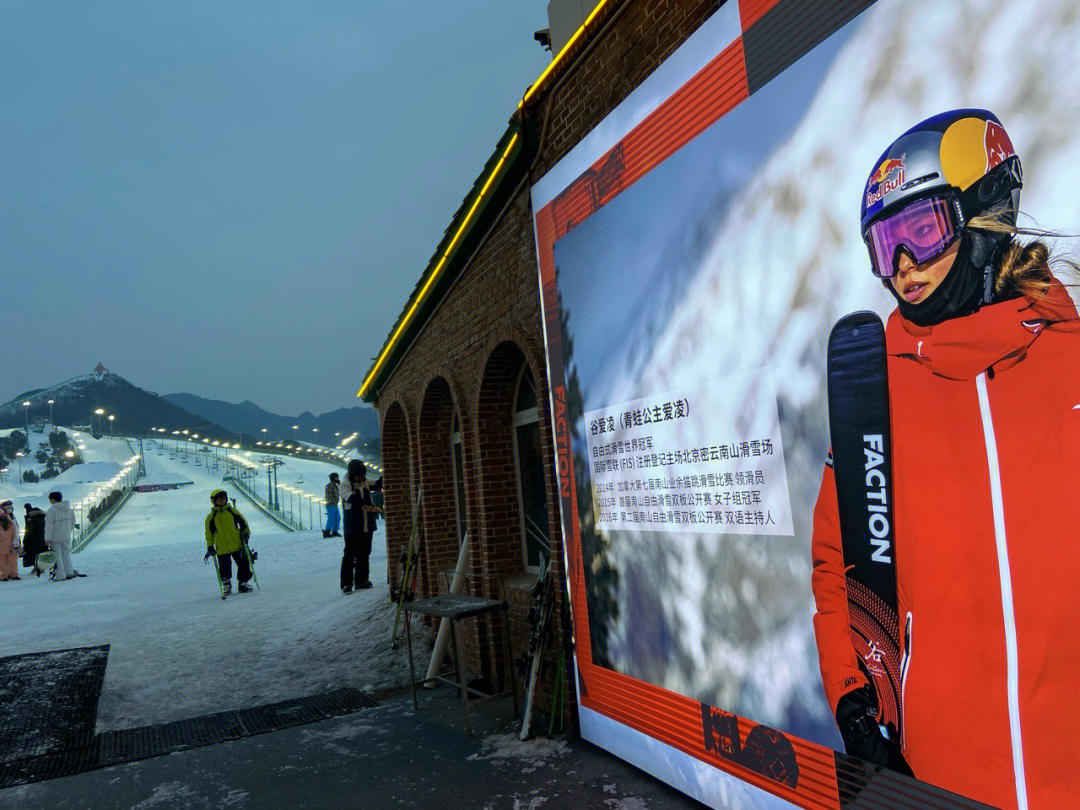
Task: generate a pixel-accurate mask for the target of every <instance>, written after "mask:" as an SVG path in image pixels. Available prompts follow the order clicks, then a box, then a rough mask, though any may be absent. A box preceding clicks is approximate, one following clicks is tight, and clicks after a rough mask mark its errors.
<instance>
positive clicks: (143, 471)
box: [137, 439, 146, 478]
mask: <svg viewBox="0 0 1080 810" xmlns="http://www.w3.org/2000/svg"><path fill="white" fill-rule="evenodd" d="M142 441H143V440H142V439H139V473H138V476H137V477H139V478H141V477H142V476H144V475H146V462H145V461H144V460H143V459H144V458H145V455H144V454H143V446H142Z"/></svg>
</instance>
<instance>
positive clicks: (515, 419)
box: [510, 362, 551, 574]
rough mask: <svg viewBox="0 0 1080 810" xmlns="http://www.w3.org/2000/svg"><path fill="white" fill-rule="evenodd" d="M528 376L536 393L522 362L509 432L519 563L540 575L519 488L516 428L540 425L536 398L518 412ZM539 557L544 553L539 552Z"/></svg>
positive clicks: (527, 370)
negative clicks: (531, 557)
mask: <svg viewBox="0 0 1080 810" xmlns="http://www.w3.org/2000/svg"><path fill="white" fill-rule="evenodd" d="M526 374H528V375H529V379H530V380H531V381H532V387H533V393H534V394H535V393H536V378H535V377H533V374H532V370H531V369H530V368H529V364H528V363H525V362H523V363H522V364H521V369H520V370H519V371H518V374H517V380H516V381H515V382H514V398H513V416H512V419H511V420H510V421H511V428H510V432H511V434H512V437H513V442H514V484H515V485H516V488H517V503H518V519H519V521H520V523H521V562H522V565H523V566H524V570H525V571H526V572H528V573H535V574H539V573H540V568H541V565H533V564H531V563H530V562H529V533H528V530H527V528H526V524H525V519H526V518H525V493H524V491H523V490H522V487H521V453H520V451H519V449H518V428H520V427H525V426H527V425H532V424H535V425H537V429H538V430H539V425H540V408H539V404H540V400H539V398H538V397H534V398H535V399H536V401H537V404H536V405H535V406H533V407H532V408H526V409H524V410H521V411H519V410H518V409H517V406H518V398H519V397H520V395H521V384H522V382H523V381H524V380H525V375H526ZM544 500H545V502H546V500H547V495H546V493H545V497H544ZM550 549H551V527H550V525H549V526H548V555H547V556H548V559H549V561H550V559H551V551H550ZM540 554H541V556H543V554H544V552H543V550H541V552H540Z"/></svg>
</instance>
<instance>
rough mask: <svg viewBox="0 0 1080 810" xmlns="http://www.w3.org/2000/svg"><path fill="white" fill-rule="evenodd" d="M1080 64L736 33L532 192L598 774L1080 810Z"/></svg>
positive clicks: (929, 2) (744, 796)
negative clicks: (600, 766) (872, 344)
mask: <svg viewBox="0 0 1080 810" xmlns="http://www.w3.org/2000/svg"><path fill="white" fill-rule="evenodd" d="M1077 42H1080V14H1078V13H1077V10H1076V7H1075V4H1074V3H1072V2H1071V0H1046V1H1045V2H1029V1H1028V0H1008V2H996V3H991V2H957V3H940V2H935V1H934V0H879V1H878V2H876V3H867V2H846V3H845V2H829V3H825V2H821V3H815V2H795V0H787V1H786V2H783V1H782V2H778V3H777V2H767V1H766V2H760V1H759V2H750V0H744V2H743V3H742V4H739V3H736V2H734V0H729V2H727V3H725V4H723V5H721V7H720V8H719V9H718V10H717V11H716V12H715V13H714V15H713V16H712V17H710V18H709V20H707V21H706V22H705V23H704V24H703V26H702V27H701V28H699V29H698V30H697V31H696V32H695V33H694V34H693V35H692V36H691V37H690V38H689V39H688V40H687V41H686V42H685V43H684V44H683V46H681V47H680V48H679V50H678V51H676V52H675V53H674V54H673V55H672V56H671V57H670V58H669V59H668V60H667V61H666V62H665V63H664V64H663V65H661V66H660V67H659V68H658V69H657V70H656V71H655V72H654V73H653V74H652V75H651V76H650V77H649V78H648V79H647V80H646V81H645V82H644V83H643V84H641V85H640V86H639V87H638V88H636V89H635V90H634V92H633V93H632V94H631V95H630V96H629V97H628V98H627V99H625V100H624V101H623V103H622V104H620V105H619V106H618V107H617V108H616V109H615V110H614V111H612V112H611V113H610V114H609V115H608V116H607V118H605V119H604V120H603V121H602V122H601V123H600V124H599V125H598V126H597V127H596V128H595V129H594V130H593V131H592V132H591V133H590V134H589V135H587V136H586V137H585V138H584V139H583V140H582V141H581V142H580V143H579V144H578V145H577V146H576V147H575V148H574V149H573V150H572V151H571V152H570V153H569V154H568V155H566V156H565V157H564V158H563V159H562V160H561V161H560V163H559V164H557V165H556V166H554V167H553V168H552V169H551V170H550V171H549V172H548V173H547V174H546V175H545V176H544V177H543V178H541V179H540V180H539V181H538V182H537V183H536V185H534V187H533V189H532V202H533V211H534V215H535V221H534V225H535V233H536V240H537V245H538V261H539V266H540V289H541V297H542V304H543V311H544V324H545V339H546V343H547V357H548V364H549V368H548V373H549V379H550V391H551V396H552V402H551V407H552V411H551V412H552V414H553V418H554V430H555V437H556V445H557V448H556V449H557V456H558V458H557V461H558V483H559V493H560V503H561V509H562V524H563V525H562V528H563V537H564V540H565V543H564V545H565V553H566V565H567V572H568V579H569V585H570V598H571V603H572V606H573V612H574V630H575V641H576V666H577V673H578V683H577V687H578V696H579V706H580V710H581V725H582V731H583V734H584V736H585V737H586V738H587V739H589V740H591V741H593V742H595V743H597V744H598V745H601V746H602V747H604V748H607V749H609V750H611V751H613V752H614V753H616V754H618V755H619V756H622V757H624V758H626V759H628V760H630V761H632V762H634V763H635V764H637V765H638V766H640V767H642V768H643V769H645V770H648V771H650V772H652V773H653V774H655V775H657V776H659V777H661V778H663V779H665V780H666V781H668V782H670V783H671V784H673V785H675V786H677V787H679V788H680V789H681V790H684V791H685V792H687V793H689V794H690V795H693V796H694V797H696V798H698V799H699V800H701V801H702V802H704V803H705V804H707V805H710V806H712V807H718V808H719V807H724V808H743V807H754V808H759V807H790V806H797V807H813V808H835V807H840V806H843V807H881V806H884V807H954V806H960V807H981V806H993V807H1005V808H1013V807H1019V808H1027V807H1032V808H1035V807H1047V808H1049V807H1064V806H1071V805H1073V804H1075V803H1076V801H1077V798H1076V797H1077V796H1078V795H1080V745H1078V744H1077V743H1076V736H1075V732H1074V730H1073V727H1072V722H1071V720H1070V716H1071V712H1070V711H1069V710H1068V708H1067V706H1069V705H1071V700H1070V697H1071V695H1072V692H1073V691H1075V685H1076V684H1077V683H1080V635H1078V634H1077V633H1076V632H1075V627H1076V625H1077V623H1078V622H1080V599H1078V596H1080V464H1078V463H1077V458H1078V455H1077V454H1080V325H1078V322H1077V319H1076V310H1075V301H1074V300H1073V299H1074V298H1075V297H1076V296H1077V287H1076V284H1077V282H1078V281H1080V278H1078V277H1077V275H1076V272H1075V266H1074V264H1072V263H1070V261H1069V260H1068V257H1069V256H1070V255H1071V256H1073V257H1076V256H1077V255H1080V239H1075V238H1072V236H1071V235H1073V234H1076V232H1077V229H1078V228H1080V194H1077V193H1076V189H1077V188H1080V162H1078V161H1077V160H1076V158H1075V155H1076V154H1077V150H1078V147H1080V129H1078V127H1077V124H1080V93H1078V92H1076V88H1077V87H1080V56H1078V54H1080V51H1078V50H1077V44H1076V43H1077ZM957 111H959V112H957ZM987 111H989V112H987ZM945 113H947V114H946V115H942V114H945ZM991 113H992V115H991ZM935 116H937V117H936V118H935ZM913 128H914V130H913ZM909 130H913V131H912V133H910V134H908V135H904V134H905V133H908V132H909ZM902 135H904V137H903V138H901V136H902ZM1021 163H1022V169H1021ZM1018 195H1019V197H1018ZM1018 199H1019V212H1020V214H1019V219H1018V220H1016V221H1015V224H1016V225H1018V226H1019V228H1020V230H1019V233H1014V232H1013V228H1012V226H1013V224H1014V222H1013V220H1012V219H1010V211H1015V206H1016V205H1017V200H1018ZM901 213H902V215H901ZM976 226H977V227H976ZM1034 243H1037V244H1036V245H1035V246H1034V247H1032V245H1033V244H1034ZM1047 268H1048V269H1047ZM860 310H863V311H870V312H872V313H876V315H877V316H878V317H880V319H881V321H883V322H885V324H886V325H885V330H884V339H883V340H884V342H883V343H880V345H879V346H878V347H877V349H875V351H877V354H874V353H873V352H870V353H866V352H863V353H862V354H857V355H856V354H853V353H852V352H850V351H849V352H848V354H846V355H845V354H843V352H842V351H841V348H842V347H843V346H847V345H849V344H845V343H844V342H843V340H842V339H841V338H842V337H843V336H842V335H839V333H838V332H833V344H834V345H835V347H836V348H835V351H830V349H829V346H830V332H831V331H833V328H834V325H835V324H837V322H838V321H840V320H841V319H842V318H843V317H844V316H845V315H847V314H849V313H853V312H857V311H860ZM862 317H863V320H861V321H858V323H859V324H864V325H865V324H871V323H876V322H877V321H876V319H875V318H868V317H867V316H862ZM858 329H859V327H858V326H856V327H855V333H856V334H857V333H858ZM861 339H863V340H866V339H871V340H879V341H880V335H879V334H878V333H877V332H875V331H874V330H873V329H870V328H869V327H867V328H866V329H864V331H863V333H862V338H861ZM827 353H829V356H828V357H827ZM868 357H870V358H873V357H880V362H878V361H874V360H867V359H866V358H868ZM852 358H855V359H854V360H853V359H852ZM853 362H854V363H855V364H856V365H855V366H852V365H851V364H852V363H853ZM860 363H861V364H862V365H858V364H860ZM875 363H876V365H875ZM845 364H847V365H845ZM852 369H854V371H852ZM886 371H887V375H886ZM844 375H847V376H846V377H844ZM875 375H880V378H881V379H882V380H885V378H886V376H887V388H882V389H881V390H882V391H883V392H885V393H884V394H882V396H883V399H881V400H879V401H874V400H872V399H864V400H858V401H854V400H853V401H849V402H845V401H843V399H842V396H841V395H840V394H838V393H837V392H838V391H840V389H841V386H839V385H836V386H835V387H834V386H832V385H831V384H830V382H829V380H830V379H837V380H839V379H841V378H844V379H847V380H852V379H854V380H856V381H857V382H865V381H873V380H875V379H877V377H876V376H875ZM830 389H832V390H833V394H832V396H833V399H832V400H830ZM845 409H846V410H845ZM830 412H832V414H833V417H832V418H833V422H834V424H833V426H832V428H833V434H834V436H835V434H838V431H839V430H840V429H841V428H844V429H847V428H849V427H851V425H859V426H860V427H859V431H861V432H860V433H859V435H858V436H856V440H857V442H858V444H857V456H856V455H854V454H853V453H848V452H847V450H843V451H842V450H841V446H840V443H839V440H838V439H836V441H835V442H831V441H830V436H829V432H830V420H829V414H830ZM849 417H850V418H849ZM874 420H877V421H876V422H875V421H874ZM864 424H866V425H871V424H879V425H882V426H883V427H881V428H880V429H877V432H875V429H873V428H870V427H867V428H865V429H864V428H863V427H861V426H862V425H864ZM849 432H850V431H849ZM834 443H835V444H836V448H835V449H836V458H835V459H834V458H833V453H832V452H831V448H832V446H833V444H834ZM844 446H845V447H846V446H847V445H846V444H845V445H844ZM834 467H835V469H834ZM852 471H853V474H848V473H852ZM847 480H855V481H856V484H857V485H858V486H862V489H863V492H861V493H857V494H858V496H859V497H860V498H862V500H861V501H858V498H856V499H855V500H852V498H850V497H848V496H847V495H846V494H845V491H844V487H845V486H847V484H846V483H838V482H844V481H847ZM856 488H858V487H856ZM838 490H839V494H838ZM856 501H858V502H859V503H861V504H862V505H861V506H859V507H858V509H860V510H862V511H861V512H859V513H858V514H856V515H855V518H856V519H855V521H854V522H855V523H856V524H858V525H859V526H861V527H862V528H861V529H856V530H855V531H848V530H847V529H846V528H842V527H844V526H846V525H847V524H849V523H851V522H852V521H851V520H849V518H850V517H851V515H850V514H848V513H850V511H851V508H852V507H851V506H850V504H851V503H854V502H856ZM845 510H846V511H845ZM860 532H861V533H860ZM853 538H854V542H855V543H862V544H863V546H864V547H865V550H866V554H865V563H866V564H867V565H869V566H871V568H873V567H874V566H875V565H877V564H881V566H882V567H881V568H880V569H874V571H876V573H874V574H873V576H871V578H870V579H868V580H866V581H868V582H872V581H875V580H874V577H877V578H878V580H882V581H884V580H887V587H886V589H885V591H884V592H883V593H884V594H886V595H882V594H879V593H870V594H869V596H866V598H865V599H863V596H865V593H863V592H864V591H866V588H864V587H863V585H861V584H859V583H858V582H856V580H855V578H854V577H856V575H857V574H858V571H857V570H854V569H856V568H857V566H856V565H855V563H854V558H853V557H852V556H851V554H852V552H851V547H850V546H849V545H848V544H849V543H850V542H852V539H853ZM860 589H861V590H860ZM871 590H872V588H871ZM860 594H862V596H860ZM857 597H858V598H857ZM859 599H863V601H861V602H860V601H859ZM857 603H858V604H857ZM879 608H880V609H879ZM885 614H889V616H887V617H885ZM860 622H862V624H860ZM869 625H874V626H875V627H878V629H881V628H884V630H883V631H882V632H883V633H884V635H885V636H886V638H884V639H883V640H878V639H876V638H875V637H874V636H873V632H872V630H873V628H871V629H870V630H868V629H867V627H868V626H869ZM890 628H891V629H890ZM867 717H870V718H872V720H869V721H868V720H867V719H866V718H867ZM838 718H839V719H838ZM845 750H846V751H847V754H856V755H857V756H856V757H851V756H848V755H847V754H845V753H844V752H845ZM908 773H913V774H914V778H910V777H908V776H907V775H906V774H908Z"/></svg>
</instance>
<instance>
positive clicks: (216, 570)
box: [203, 554, 225, 599]
mask: <svg viewBox="0 0 1080 810" xmlns="http://www.w3.org/2000/svg"><path fill="white" fill-rule="evenodd" d="M210 556H212V557H213V558H214V574H215V575H216V576H217V586H218V591H220V592H221V598H222V599H224V598H225V583H224V582H222V581H221V569H219V568H218V559H217V554H212V555H210ZM203 562H206V563H209V562H210V561H209V560H203Z"/></svg>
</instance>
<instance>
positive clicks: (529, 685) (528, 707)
mask: <svg viewBox="0 0 1080 810" xmlns="http://www.w3.org/2000/svg"><path fill="white" fill-rule="evenodd" d="M532 596H533V606H532V608H530V609H529V617H528V621H529V626H530V628H531V632H530V634H529V652H528V655H527V657H526V660H525V662H524V663H525V664H526V667H525V668H526V670H527V671H528V680H527V681H526V684H525V708H524V710H523V712H522V718H521V732H520V733H519V734H518V738H519V739H521V740H527V739H528V738H529V733H530V732H531V730H532V716H533V708H534V707H535V702H536V686H537V684H538V683H539V681H540V676H541V667H542V666H543V661H544V652H545V650H546V648H547V637H548V628H549V625H550V619H551V612H552V610H553V609H554V607H555V594H554V593H553V590H552V581H551V561H550V560H549V559H548V558H547V557H545V556H543V555H541V557H540V575H539V576H538V577H537V578H536V584H535V585H534V586H533V589H532Z"/></svg>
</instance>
